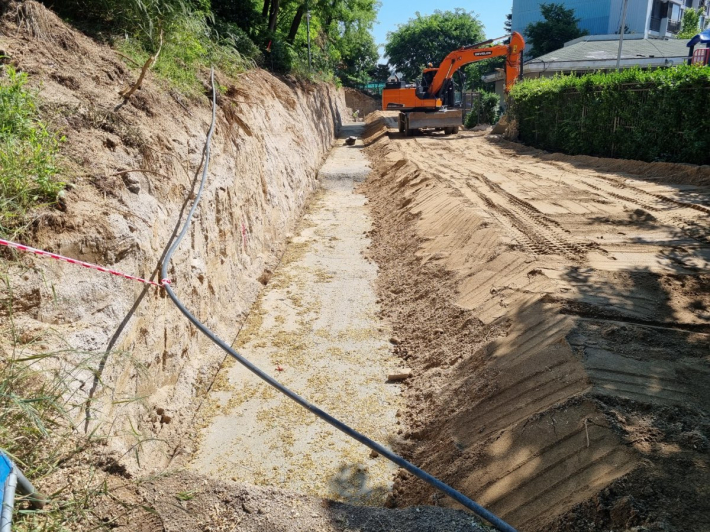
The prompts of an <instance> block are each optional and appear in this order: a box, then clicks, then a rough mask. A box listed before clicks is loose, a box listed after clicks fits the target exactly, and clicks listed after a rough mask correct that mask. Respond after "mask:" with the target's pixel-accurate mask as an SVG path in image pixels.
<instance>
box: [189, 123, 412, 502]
mask: <svg viewBox="0 0 710 532" xmlns="http://www.w3.org/2000/svg"><path fill="white" fill-rule="evenodd" d="M362 129H363V126H359V127H358V126H346V127H345V128H344V131H343V133H342V135H341V136H342V137H345V136H348V135H356V134H358V133H361V132H362ZM368 173H369V168H368V163H367V159H366V158H365V156H364V154H363V150H362V141H359V142H358V143H357V144H356V145H354V146H346V145H345V144H344V143H343V141H342V140H341V141H340V144H339V145H338V146H337V147H335V148H334V149H333V151H332V152H331V153H330V156H329V157H328V159H327V161H326V163H325V165H324V166H323V167H322V168H321V170H320V172H319V177H320V180H321V181H320V186H321V189H320V191H319V192H318V194H317V196H316V197H315V199H314V200H313V201H312V202H311V203H310V205H309V209H308V211H307V212H306V214H305V216H304V218H303V219H302V221H301V223H300V225H299V227H298V228H297V231H296V233H297V234H296V236H294V237H293V238H291V239H290V243H289V245H288V247H287V249H286V252H285V254H284V257H283V259H282V261H281V263H280V264H279V266H278V267H277V268H276V270H275V271H274V272H273V275H271V276H270V277H269V278H268V279H267V278H264V279H263V281H264V282H265V283H266V282H267V281H268V284H267V287H266V289H265V290H264V292H263V293H262V294H261V296H260V297H259V300H258V301H257V303H256V304H255V306H254V307H253V308H252V311H251V313H250V315H249V318H248V319H247V322H246V324H245V327H244V329H243V330H242V332H241V333H240V335H239V336H238V337H237V339H236V346H237V347H238V348H239V350H240V352H242V353H243V354H244V356H246V357H247V358H248V359H249V360H251V361H252V362H253V363H254V364H256V365H257V366H259V367H261V368H264V369H267V371H269V372H271V373H272V374H273V375H274V376H275V377H276V378H278V380H279V381H280V382H282V383H283V384H284V385H286V386H288V387H289V388H291V389H292V390H294V391H295V392H296V393H298V394H299V395H301V396H303V397H305V398H307V399H309V400H310V401H312V402H314V403H315V404H316V405H317V406H318V407H320V408H323V409H324V410H326V411H327V412H329V413H330V414H332V415H334V416H336V417H338V418H339V419H342V420H345V421H346V422H347V423H348V424H350V425H351V426H353V427H355V428H357V430H359V431H361V432H363V433H365V434H367V435H368V436H369V437H371V438H374V439H375V440H377V441H380V442H383V443H384V444H388V442H390V441H391V440H392V439H393V438H396V433H397V430H398V428H399V427H398V424H399V423H398V421H397V419H396V418H395V413H396V412H397V410H398V409H399V408H400V406H401V405H400V398H399V388H400V387H399V385H397V384H393V383H387V375H388V374H390V373H393V372H394V370H395V369H396V368H397V364H398V360H397V358H396V357H393V355H392V352H391V351H392V350H391V347H392V346H391V344H390V343H389V338H390V337H391V335H390V334H388V331H387V329H386V328H385V327H384V324H383V323H382V322H381V321H380V320H379V319H378V317H377V313H378V305H377V303H376V299H377V296H376V295H375V279H376V276H377V267H376V266H375V265H374V264H372V263H371V262H368V261H367V260H366V259H365V257H364V256H363V252H364V251H365V250H366V249H367V246H368V245H369V239H368V238H367V237H366V236H365V233H366V232H367V231H369V230H370V229H371V222H370V220H369V217H368V213H367V208H366V206H365V197H364V196H363V195H361V194H357V193H355V192H354V191H353V188H354V186H355V184H356V183H357V182H359V181H362V180H363V179H365V177H366V176H367V174H368ZM209 400H210V405H209V407H208V409H207V411H206V412H205V413H204V415H205V418H207V419H206V420H205V422H206V423H207V424H208V426H207V427H206V428H205V429H204V430H203V433H202V434H203V437H202V442H201V445H200V449H199V451H198V453H197V456H196V457H195V459H194V460H193V461H192V464H191V466H190V467H191V469H193V470H194V471H199V472H202V473H205V474H207V475H209V476H210V477H212V478H217V479H233V480H235V481H239V482H247V483H249V484H255V485H259V486H270V487H279V488H284V489H289V490H292V491H297V492H300V493H307V494H312V495H319V496H323V497H328V498H330V499H334V500H345V501H348V502H354V503H361V504H363V503H366V504H375V505H377V504H379V505H382V504H383V503H384V500H385V498H386V496H387V495H388V493H389V492H390V490H391V485H392V481H393V477H394V473H395V472H396V470H397V468H396V466H394V465H393V464H392V463H390V462H389V461H387V460H384V459H382V458H378V457H377V456H374V457H373V456H371V455H370V450H369V449H368V448H366V447H364V446H362V445H361V444H359V443H357V442H356V441H354V440H352V439H350V438H348V437H346V436H345V435H343V434H342V433H340V432H339V431H337V430H336V429H334V428H333V427H331V426H330V425H328V424H326V423H325V422H323V421H320V420H318V419H317V418H316V417H315V416H313V415H312V414H310V413H309V412H308V411H306V410H304V409H303V408H301V407H300V406H298V405H296V404H295V403H293V402H292V401H291V400H290V399H288V398H287V397H286V396H284V395H282V394H279V393H278V392H276V391H275V390H274V389H272V388H271V387H270V386H269V385H267V384H266V383H264V382H262V381H261V380H260V379H259V378H258V377H256V376H254V375H252V374H251V373H250V372H249V371H248V370H247V369H246V368H244V367H242V366H241V365H239V364H236V363H235V362H233V361H232V359H229V360H228V363H227V364H226V365H225V367H224V368H223V369H222V371H221V373H220V374H219V375H218V377H217V382H216V384H215V385H214V386H213V387H212V391H211V394H210V398H209ZM210 418H211V419H210Z"/></svg>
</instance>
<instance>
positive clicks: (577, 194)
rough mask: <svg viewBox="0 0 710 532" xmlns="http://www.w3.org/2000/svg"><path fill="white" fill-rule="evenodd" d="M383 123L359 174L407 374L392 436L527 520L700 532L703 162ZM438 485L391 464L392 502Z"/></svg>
mask: <svg viewBox="0 0 710 532" xmlns="http://www.w3.org/2000/svg"><path fill="white" fill-rule="evenodd" d="M386 131H387V123H386V121H385V118H384V117H383V116H379V115H378V116H377V118H374V119H373V120H371V122H370V124H369V125H368V130H367V132H368V134H369V135H370V137H369V148H368V149H369V152H370V155H371V157H372V158H373V160H375V161H378V166H377V168H376V175H375V176H373V177H372V178H371V179H370V180H369V181H368V182H367V183H366V185H365V189H366V192H367V194H368V197H369V198H370V205H371V207H372V209H373V211H374V212H375V213H376V214H375V219H376V220H379V223H377V224H376V226H375V229H374V230H373V235H374V238H373V250H372V254H373V257H374V258H375V260H377V262H378V264H379V265H380V267H381V276H380V287H379V290H380V295H381V297H382V300H383V305H384V308H385V312H386V314H387V315H388V316H389V317H390V318H391V319H392V320H393V324H394V333H395V335H396V336H397V338H398V339H399V340H400V342H399V343H398V346H397V350H398V352H399V354H400V355H401V356H402V357H403V358H405V359H406V361H407V363H408V365H409V366H410V367H412V368H413V370H414V377H413V378H412V379H411V380H410V381H408V388H407V389H406V390H405V398H406V400H407V402H408V407H407V409H406V411H405V412H403V416H402V417H403V418H404V419H405V421H406V429H405V432H404V440H403V443H402V445H401V450H402V451H403V452H404V453H406V455H407V456H408V457H410V458H411V459H412V460H413V461H414V462H415V463H418V464H421V465H422V466H423V467H424V468H425V469H427V470H430V471H432V472H434V474H438V475H440V476H441V477H442V478H443V479H444V480H445V481H447V482H449V483H451V484H452V485H453V486H455V487H457V488H458V489H461V490H462V491H463V492H464V493H466V494H467V495H469V496H471V497H472V498H473V499H475V500H477V501H479V502H481V503H482V504H484V505H488V507H490V509H491V510H492V511H494V512H496V513H498V514H499V515H501V517H503V518H504V519H506V520H509V521H510V522H511V523H512V524H513V525H515V526H517V527H519V528H520V529H521V530H545V531H547V530H590V531H591V530H600V529H609V530H626V529H628V528H630V527H633V526H644V527H647V528H648V529H649V530H662V529H674V530H676V529H677V530H704V528H703V526H704V523H707V522H708V519H709V517H710V509H708V505H707V504H706V502H705V494H706V492H707V489H706V484H707V481H708V480H710V477H709V476H708V465H709V464H708V458H707V450H706V448H707V447H706V444H705V442H706V441H707V439H708V436H709V435H710V433H708V429H709V426H708V424H707V419H708V407H709V403H708V400H707V393H706V391H705V390H706V389H707V385H708V383H710V380H709V379H708V370H710V367H709V366H708V362H709V361H708V352H707V349H706V347H707V345H708V343H707V342H708V340H709V339H710V336H709V335H708V333H710V329H709V328H708V326H709V325H710V314H708V312H707V309H708V308H710V291H708V289H707V286H708V277H707V275H706V274H705V273H704V268H705V264H706V261H707V259H708V257H710V255H708V252H709V251H710V250H709V248H708V244H707V240H706V239H707V236H708V227H710V225H707V220H706V215H705V214H704V209H705V208H706V207H707V206H708V204H709V203H710V202H709V200H708V194H709V192H710V191H709V190H708V189H707V188H706V187H703V186H702V182H703V181H702V180H697V179H694V176H696V175H699V174H702V172H703V170H702V169H697V168H683V169H678V168H672V169H671V168H669V167H668V166H667V165H662V164H661V165H657V166H653V165H649V166H644V168H641V169H636V171H635V172H634V173H633V174H632V173H630V169H631V168H630V167H629V165H627V166H626V167H623V168H622V167H621V166H619V165H620V163H618V164H617V166H614V165H613V164H612V162H609V161H598V160H594V159H593V158H581V159H579V160H577V159H575V158H569V160H566V161H564V162H560V161H558V160H556V159H554V158H551V157H548V156H547V155H545V154H541V153H539V152H537V151H534V152H533V151H530V150H528V149H526V148H520V147H518V146H517V145H511V144H507V143H502V142H501V141H497V140H495V141H491V140H488V139H486V138H485V137H484V136H482V135H480V134H477V133H471V132H464V133H462V134H461V136H460V137H459V138H456V139H453V140H452V139H447V138H444V137H441V136H438V135H436V134H432V135H423V136H418V137H414V138H410V139H400V138H399V136H398V135H397V134H396V133H393V132H391V129H390V132H391V136H390V135H388V134H387V132H386ZM366 142H368V140H366ZM669 170H673V171H675V173H674V174H673V175H672V176H670V177H669V178H668V180H666V179H665V178H664V176H665V172H667V171H669ZM681 170H682V171H683V172H685V173H684V174H683V175H680V172H681ZM680 180H685V184H684V185H682V186H679V185H677V183H678V182H679V181H680ZM393 206H394V208H393ZM703 226H704V227H703ZM678 253H680V254H678ZM671 419H673V420H675V423H674V422H672V421H671ZM691 463H692V464H695V465H694V467H695V468H697V469H696V471H695V473H694V474H691V475H688V474H687V472H686V473H684V472H683V471H688V469H689V468H690V464H691ZM644 477H649V478H653V479H655V480H654V482H655V484H654V487H653V488H649V487H648V486H647V485H645V484H644V482H643V480H642V479H643V478H644ZM701 479H704V480H701ZM681 487H682V491H683V493H684V497H687V498H688V500H692V501H693V502H694V504H695V505H696V506H697V508H698V509H699V511H698V512H691V511H688V508H689V507H690V505H684V506H683V507H682V508H681V507H680V506H678V505H675V506H673V504H674V503H673V502H672V501H673V496H672V493H673V491H674V490H678V489H681ZM432 500H439V499H438V495H437V494H435V493H434V492H433V491H432V490H429V489H427V488H426V487H424V486H422V485H421V483H418V482H416V481H415V480H414V479H412V478H411V477H410V476H408V475H406V474H400V476H399V479H398V481H397V482H396V483H395V502H396V503H397V504H404V505H406V504H410V503H413V502H422V501H432ZM590 501H596V506H595V504H594V503H592V502H590ZM441 503H442V504H447V503H446V501H445V500H443V499H442V500H441ZM661 507H662V509H661Z"/></svg>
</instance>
